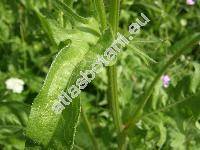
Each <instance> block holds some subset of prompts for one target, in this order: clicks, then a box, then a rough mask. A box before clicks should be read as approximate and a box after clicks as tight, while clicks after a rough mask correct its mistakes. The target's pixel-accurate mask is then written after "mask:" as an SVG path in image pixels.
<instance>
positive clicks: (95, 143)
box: [81, 108, 99, 150]
mask: <svg viewBox="0 0 200 150" xmlns="http://www.w3.org/2000/svg"><path fill="white" fill-rule="evenodd" d="M81 112H82V113H81V114H82V118H83V121H84V124H85V127H86V129H87V131H88V134H89V136H90V139H91V141H92V143H93V145H94V148H95V149H96V150H99V146H98V143H97V141H96V139H95V136H94V134H93V132H92V127H91V126H90V123H89V121H88V118H87V116H86V114H85V112H84V111H83V108H82V111H81Z"/></svg>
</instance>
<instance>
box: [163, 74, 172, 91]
mask: <svg viewBox="0 0 200 150" xmlns="http://www.w3.org/2000/svg"><path fill="white" fill-rule="evenodd" d="M161 79H162V83H163V87H165V88H167V87H168V86H169V83H170V80H171V79H170V77H169V76H168V75H163V76H162V78H161Z"/></svg>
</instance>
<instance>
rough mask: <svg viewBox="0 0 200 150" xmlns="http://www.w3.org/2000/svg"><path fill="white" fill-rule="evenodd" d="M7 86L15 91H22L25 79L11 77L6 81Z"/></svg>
mask: <svg viewBox="0 0 200 150" xmlns="http://www.w3.org/2000/svg"><path fill="white" fill-rule="evenodd" d="M5 84H6V88H7V89H8V90H12V91H13V93H21V92H22V91H23V90H24V81H23V80H21V79H18V78H9V79H7V80H6V81H5Z"/></svg>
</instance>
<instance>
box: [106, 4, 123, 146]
mask: <svg viewBox="0 0 200 150" xmlns="http://www.w3.org/2000/svg"><path fill="white" fill-rule="evenodd" d="M119 9H120V0H111V1H110V16H109V22H110V26H111V29H112V34H113V39H115V38H116V35H117V31H118V26H119ZM107 74H108V91H107V92H108V99H109V101H110V105H111V111H112V116H113V121H114V124H115V128H116V130H117V133H118V146H119V149H123V145H122V142H121V129H122V128H121V127H122V126H121V120H120V113H119V101H118V87H117V67H116V65H113V66H110V67H108V69H107Z"/></svg>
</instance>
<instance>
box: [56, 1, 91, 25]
mask: <svg viewBox="0 0 200 150" xmlns="http://www.w3.org/2000/svg"><path fill="white" fill-rule="evenodd" d="M53 4H54V5H55V7H56V8H57V9H59V10H63V11H64V13H65V15H67V16H68V17H71V18H73V19H75V20H76V21H79V22H82V23H88V19H86V18H84V17H81V16H79V15H78V14H76V13H75V12H74V11H73V10H72V9H71V8H70V7H69V6H67V5H66V4H64V3H63V2H61V1H60V0H56V1H53Z"/></svg>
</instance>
